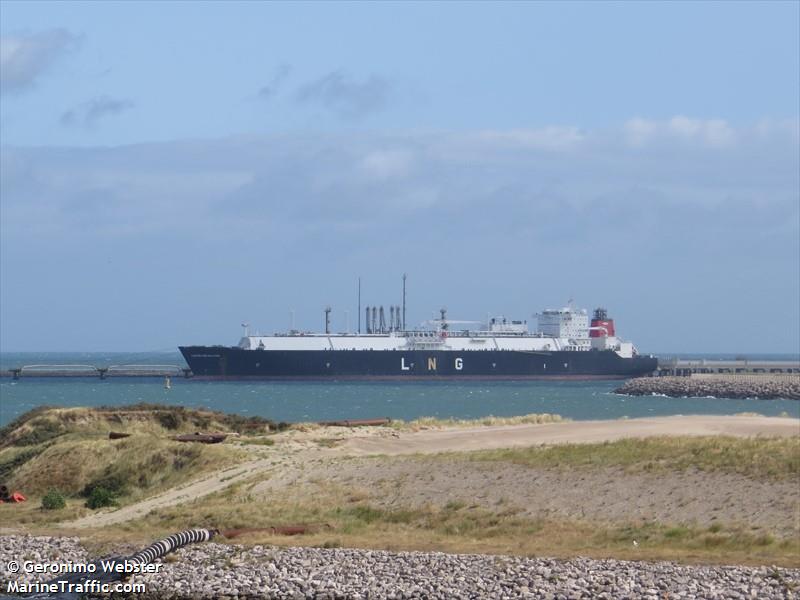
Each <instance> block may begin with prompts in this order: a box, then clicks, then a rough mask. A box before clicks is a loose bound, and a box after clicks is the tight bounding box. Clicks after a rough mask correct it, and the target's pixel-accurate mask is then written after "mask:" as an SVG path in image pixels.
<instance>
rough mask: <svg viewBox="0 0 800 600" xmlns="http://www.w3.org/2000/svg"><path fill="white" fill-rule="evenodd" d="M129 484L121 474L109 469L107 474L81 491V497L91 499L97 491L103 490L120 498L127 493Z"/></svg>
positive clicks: (106, 471)
mask: <svg viewBox="0 0 800 600" xmlns="http://www.w3.org/2000/svg"><path fill="white" fill-rule="evenodd" d="M127 484H128V482H127V481H126V479H125V477H124V476H123V475H122V474H121V473H114V472H112V471H111V468H107V469H106V470H105V472H104V473H103V474H102V475H100V476H99V477H97V478H95V479H94V480H92V481H90V482H89V483H87V484H86V486H84V488H83V490H82V491H81V496H83V497H84V498H91V496H92V494H93V493H94V491H95V490H96V489H98V488H99V489H102V490H104V491H105V492H108V493H109V494H111V495H112V496H119V495H121V494H124V493H125V492H126V491H127V487H128V485H127Z"/></svg>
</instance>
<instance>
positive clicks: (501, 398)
mask: <svg viewBox="0 0 800 600" xmlns="http://www.w3.org/2000/svg"><path fill="white" fill-rule="evenodd" d="M695 356H696V355H695ZM703 358H723V357H722V356H718V357H709V356H704V357H703ZM748 358H751V359H753V360H786V359H795V360H796V358H794V357H785V356H764V355H761V356H752V357H748ZM32 364H54V365H55V364H86V365H94V366H106V367H108V366H112V365H131V364H162V365H166V364H172V365H179V366H185V365H184V362H183V359H182V358H181V356H180V354H177V353H124V354H123V353H35V354H34V353H25V354H14V353H2V354H0V369H3V370H5V369H9V368H12V367H18V366H23V365H32ZM619 384H620V382H618V381H525V382H507V381H503V382H494V381H468V382H454V381H438V382H437V381H432V382H418V381H415V382H397V383H394V382H352V381H330V382H319V381H314V382H300V381H293V382H267V381H264V382H258V381H234V382H219V381H197V380H192V379H188V380H187V379H183V378H182V377H180V376H174V377H172V378H171V386H170V387H169V389H167V388H166V387H165V386H164V381H163V380H161V379H159V378H149V377H148V378H145V377H142V378H138V377H112V378H109V379H105V380H100V379H99V378H98V377H64V378H51V377H42V378H39V377H23V378H21V379H19V380H17V381H15V380H13V379H11V378H10V377H4V378H2V379H0V425H3V424H5V423H8V422H9V421H11V420H12V419H14V418H16V417H17V416H19V415H21V414H22V413H24V412H26V411H28V410H31V409H33V408H36V407H38V406H43V405H47V406H122V405H126V404H136V403H142V402H146V403H157V404H172V405H179V406H186V407H191V408H205V409H211V410H217V411H223V412H229V413H236V414H240V415H245V416H250V415H258V416H262V417H266V418H269V419H273V420H275V421H287V422H295V421H326V420H338V419H366V418H378V417H390V418H392V419H405V420H411V419H415V418H418V417H423V416H431V417H438V418H448V417H454V418H459V419H477V418H480V417H485V416H488V415H494V416H516V415H524V414H529V413H555V414H559V415H561V416H562V417H568V418H570V419H573V420H587V419H618V418H622V417H629V418H635V417H648V416H658V415H678V414H684V415H688V414H720V415H730V414H736V413H741V412H754V413H760V414H763V415H771V416H777V415H781V414H783V413H786V414H788V415H790V416H793V417H797V418H800V402H797V401H796V400H755V399H749V400H748V399H745V400H741V399H739V400H736V399H730V398H666V397H661V396H646V397H632V396H620V395H617V394H614V393H613V390H614V389H615V388H616V387H617V386H618V385H619Z"/></svg>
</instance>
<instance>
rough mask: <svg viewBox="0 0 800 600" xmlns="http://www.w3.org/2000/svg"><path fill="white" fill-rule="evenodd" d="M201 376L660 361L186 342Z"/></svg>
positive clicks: (475, 372)
mask: <svg viewBox="0 0 800 600" xmlns="http://www.w3.org/2000/svg"><path fill="white" fill-rule="evenodd" d="M180 351H181V353H182V354H183V357H184V359H185V360H186V362H187V364H188V365H189V368H190V369H191V370H192V373H193V374H194V376H195V377H199V378H204V379H222V380H225V379H263V380H293V379H296V380H348V379H350V380H409V381H419V380H426V381H430V380H440V379H445V380H447V379H459V380H469V379H505V380H515V379H518V380H525V379H623V378H628V377H638V376H641V375H648V374H650V373H652V372H653V371H655V370H656V367H657V366H658V360H657V359H656V358H653V357H649V356H635V357H633V358H622V357H620V356H619V355H618V354H617V353H616V352H613V351H611V350H590V351H584V352H520V351H513V350H484V351H468V352H458V351H453V350H410V351H404V350H328V351H326V350H285V351H281V350H242V349H241V348H237V347H225V346H181V348H180Z"/></svg>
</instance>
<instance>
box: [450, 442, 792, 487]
mask: <svg viewBox="0 0 800 600" xmlns="http://www.w3.org/2000/svg"><path fill="white" fill-rule="evenodd" d="M443 456H449V455H448V454H445V455H443ZM460 456H465V457H468V458H470V459H472V460H478V461H505V462H512V463H515V464H521V465H527V466H531V467H541V468H558V469H573V468H580V469H596V468H606V467H622V468H624V469H625V470H626V471H629V472H647V471H650V472H652V471H656V472H657V471H669V470H686V469H699V470H702V471H718V472H725V473H737V474H739V475H744V476H746V477H752V478H756V479H771V480H782V479H790V478H797V479H799V480H800V437H791V438H787V437H782V438H736V437H729V436H707V437H688V436H686V437H672V436H661V437H651V438H644V439H623V440H618V441H615V442H605V443H601V444H558V445H554V446H541V447H540V446H537V447H531V448H509V449H502V450H480V451H477V452H468V453H461V454H460Z"/></svg>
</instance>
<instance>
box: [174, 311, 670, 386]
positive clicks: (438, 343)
mask: <svg viewBox="0 0 800 600" xmlns="http://www.w3.org/2000/svg"><path fill="white" fill-rule="evenodd" d="M440 313H441V318H439V319H434V320H432V321H429V322H427V323H426V324H425V326H424V327H421V328H419V329H415V330H407V329H406V328H405V326H404V321H405V319H404V317H405V311H403V318H402V319H401V312H400V307H399V306H397V307H394V306H392V307H390V310H389V315H390V317H389V320H388V323H387V320H386V319H385V312H384V310H383V307H380V309H378V308H377V307H371V308H370V307H367V309H366V333H360V332H359V333H331V331H330V308H326V309H325V323H326V326H325V333H310V332H300V331H297V330H290V331H288V332H286V333H276V334H273V335H250V334H249V332H248V330H247V326H246V325H244V327H245V331H244V336H243V337H242V338H241V339H240V340H239V344H238V345H237V346H181V347H180V351H181V353H182V354H183V357H184V358H185V359H186V362H187V363H188V365H189V367H190V368H191V370H192V373H193V374H194V376H195V377H200V378H207V379H248V378H250V379H279V380H281V379H284V380H285V379H324V380H335V379H389V380H431V379H507V380H514V379H615V378H627V377H636V376H639V375H645V374H649V373H652V372H653V371H655V370H656V367H657V364H658V363H657V359H656V358H655V357H653V356H643V355H640V354H639V353H638V352H637V350H636V348H635V347H634V345H633V344H632V343H631V342H626V341H622V340H621V339H619V338H618V337H617V336H616V332H615V327H614V321H613V320H612V319H610V318H608V315H607V313H606V311H605V309H602V308H598V309H597V310H595V311H594V314H593V318H592V319H591V322H590V321H589V316H588V314H587V312H586V310H579V309H575V308H573V307H572V306H571V305H570V306H567V307H564V308H560V309H548V310H544V311H542V312H541V313H540V314H538V315H536V316H537V317H538V327H537V329H536V331H535V332H530V331H529V329H528V323H527V321H522V320H509V319H506V318H504V317H491V318H488V319H487V322H486V323H485V324H484V326H483V327H480V328H478V329H469V328H463V329H462V328H459V327H460V326H463V325H464V324H465V323H472V322H464V321H449V320H448V319H447V314H446V310H445V309H442V310H441V311H440ZM359 329H360V323H359Z"/></svg>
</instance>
